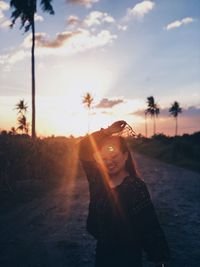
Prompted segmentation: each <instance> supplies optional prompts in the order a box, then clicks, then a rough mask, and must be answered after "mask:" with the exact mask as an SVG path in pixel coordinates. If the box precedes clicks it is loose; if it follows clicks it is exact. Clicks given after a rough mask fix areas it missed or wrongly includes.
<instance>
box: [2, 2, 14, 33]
mask: <svg viewBox="0 0 200 267" xmlns="http://www.w3.org/2000/svg"><path fill="white" fill-rule="evenodd" d="M8 9H9V5H8V4H7V3H6V2H5V1H0V28H2V29H6V28H9V26H10V25H11V21H10V20H9V19H7V18H6V17H5V15H4V13H3V11H5V10H8Z"/></svg>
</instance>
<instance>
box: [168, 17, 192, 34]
mask: <svg viewBox="0 0 200 267" xmlns="http://www.w3.org/2000/svg"><path fill="white" fill-rule="evenodd" d="M193 21H194V19H193V18H190V17H187V18H184V19H182V20H176V21H173V22H171V23H169V24H168V25H167V26H166V27H165V29H166V30H167V31H169V30H172V29H175V28H179V27H181V26H183V25H185V24H188V23H191V22H193Z"/></svg>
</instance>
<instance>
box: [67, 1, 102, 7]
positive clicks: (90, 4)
mask: <svg viewBox="0 0 200 267" xmlns="http://www.w3.org/2000/svg"><path fill="white" fill-rule="evenodd" d="M67 2H68V3H70V4H76V5H83V6H85V7H87V8H90V7H92V5H93V4H94V3H97V2H99V0H67Z"/></svg>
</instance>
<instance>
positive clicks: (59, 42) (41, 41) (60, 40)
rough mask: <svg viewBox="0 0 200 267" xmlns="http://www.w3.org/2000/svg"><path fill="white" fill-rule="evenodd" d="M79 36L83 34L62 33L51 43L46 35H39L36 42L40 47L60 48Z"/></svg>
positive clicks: (76, 32)
mask: <svg viewBox="0 0 200 267" xmlns="http://www.w3.org/2000/svg"><path fill="white" fill-rule="evenodd" d="M78 34H81V32H80V31H74V32H61V33H58V34H57V36H56V38H55V39H54V40H52V41H51V40H48V39H47V38H46V34H44V33H37V34H36V36H35V42H36V45H37V46H38V47H46V48H59V47H62V46H63V45H64V44H65V43H66V42H67V41H68V40H69V39H71V38H73V37H74V36H76V35H78Z"/></svg>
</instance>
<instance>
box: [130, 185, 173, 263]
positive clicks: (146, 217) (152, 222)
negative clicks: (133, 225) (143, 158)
mask: <svg viewBox="0 0 200 267" xmlns="http://www.w3.org/2000/svg"><path fill="white" fill-rule="evenodd" d="M134 213H135V218H136V220H137V225H138V230H139V233H140V242H141V245H142V248H143V250H144V251H145V252H146V254H147V260H149V261H152V262H166V261H169V259H170V252H169V247H168V244H167V241H166V238H165V235H164V232H163V230H162V228H161V226H160V223H159V221H158V218H157V215H156V212H155V209H154V206H153V204H152V201H151V198H150V194H149V192H148V189H147V186H146V185H145V183H144V182H143V181H141V185H140V190H138V195H137V200H136V203H135V207H134Z"/></svg>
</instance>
